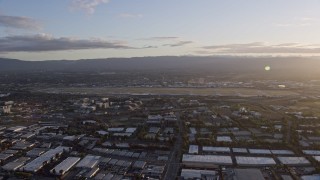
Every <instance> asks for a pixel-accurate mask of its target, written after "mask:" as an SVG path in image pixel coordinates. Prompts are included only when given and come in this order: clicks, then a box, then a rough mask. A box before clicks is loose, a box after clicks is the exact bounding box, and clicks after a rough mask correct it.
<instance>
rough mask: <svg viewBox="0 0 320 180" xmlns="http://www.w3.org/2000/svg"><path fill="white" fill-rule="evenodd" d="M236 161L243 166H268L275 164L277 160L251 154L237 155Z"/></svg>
mask: <svg viewBox="0 0 320 180" xmlns="http://www.w3.org/2000/svg"><path fill="white" fill-rule="evenodd" d="M236 161H237V164H238V165H240V166H241V165H242V166H246V165H247V166H252V165H254V166H258V165H262V166H267V165H275V164H276V162H275V161H274V159H273V158H270V157H251V156H236Z"/></svg>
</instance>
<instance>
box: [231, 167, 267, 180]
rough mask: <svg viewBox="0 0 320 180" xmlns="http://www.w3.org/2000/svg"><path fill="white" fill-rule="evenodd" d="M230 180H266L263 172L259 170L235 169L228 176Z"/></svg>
mask: <svg viewBox="0 0 320 180" xmlns="http://www.w3.org/2000/svg"><path fill="white" fill-rule="evenodd" d="M228 177H229V178H230V179H236V180H264V179H265V178H264V177H263V174H262V172H261V171H260V170H259V169H233V171H231V172H230V173H229V174H228Z"/></svg>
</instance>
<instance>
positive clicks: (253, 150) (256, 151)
mask: <svg viewBox="0 0 320 180" xmlns="http://www.w3.org/2000/svg"><path fill="white" fill-rule="evenodd" d="M249 152H250V154H271V151H270V150H269V149H249Z"/></svg>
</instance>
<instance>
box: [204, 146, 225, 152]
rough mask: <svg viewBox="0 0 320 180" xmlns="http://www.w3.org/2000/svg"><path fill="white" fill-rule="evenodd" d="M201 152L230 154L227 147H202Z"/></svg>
mask: <svg viewBox="0 0 320 180" xmlns="http://www.w3.org/2000/svg"><path fill="white" fill-rule="evenodd" d="M202 150H203V151H207V152H230V148H229V147H212V146H203V147H202Z"/></svg>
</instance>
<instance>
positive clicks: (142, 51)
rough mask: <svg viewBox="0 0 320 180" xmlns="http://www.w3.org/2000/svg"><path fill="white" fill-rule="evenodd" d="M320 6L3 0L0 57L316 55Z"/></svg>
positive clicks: (273, 1)
mask: <svg viewBox="0 0 320 180" xmlns="http://www.w3.org/2000/svg"><path fill="white" fill-rule="evenodd" d="M319 32H320V0H0V57H9V58H19V59H28V60H45V59H86V58H104V57H133V56H160V55H216V54H219V55H220V54H221V55H225V54H227V55H298V56H300V55H303V56H309V55H319V53H320V33H319Z"/></svg>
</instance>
